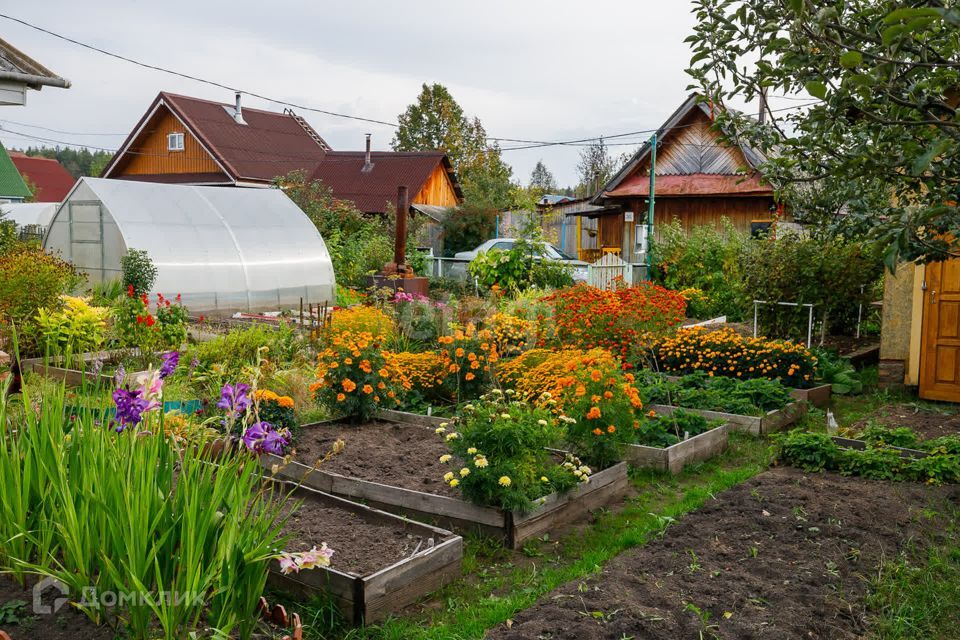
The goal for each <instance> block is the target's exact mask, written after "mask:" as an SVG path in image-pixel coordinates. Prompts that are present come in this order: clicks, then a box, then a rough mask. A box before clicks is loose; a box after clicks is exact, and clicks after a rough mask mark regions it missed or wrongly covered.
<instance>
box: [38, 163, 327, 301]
mask: <svg viewBox="0 0 960 640" xmlns="http://www.w3.org/2000/svg"><path fill="white" fill-rule="evenodd" d="M43 247H44V249H46V250H47V251H49V252H52V253H59V254H60V255H61V256H62V257H63V258H64V259H65V260H68V261H69V262H71V263H72V264H73V265H75V266H76V267H77V268H78V269H80V270H81V271H84V272H85V273H87V274H88V275H89V278H90V281H91V283H98V282H105V281H109V280H114V279H119V278H120V275H121V271H120V258H121V256H123V255H124V253H126V251H127V249H142V250H145V251H146V252H147V253H148V254H149V255H150V258H151V259H152V260H153V262H154V265H156V267H157V282H156V284H155V285H154V291H155V292H159V293H163V294H164V295H165V296H168V297H173V296H175V295H176V294H180V295H182V296H183V303H184V304H185V305H186V306H187V307H188V308H189V309H190V311H191V312H193V313H203V314H207V315H220V316H222V315H227V314H232V313H234V312H237V311H250V312H255V311H269V310H280V309H290V308H296V307H298V305H299V303H300V299H301V298H302V299H303V301H304V303H305V304H306V303H307V302H310V303H318V302H321V303H322V302H332V301H333V300H334V299H335V289H336V287H335V282H334V274H333V265H332V263H331V261H330V254H329V253H328V252H327V247H326V245H325V244H324V242H323V238H321V237H320V233H319V232H318V231H317V229H316V227H315V226H314V225H313V223H312V222H310V219H309V218H307V216H306V214H304V213H303V211H301V210H300V208H299V207H297V205H295V204H294V203H293V201H292V200H290V198H288V197H287V196H286V195H285V194H284V193H283V192H282V191H280V190H279V189H252V188H251V189H243V188H235V187H193V186H186V185H172V184H158V183H152V182H134V181H129V180H105V179H101V178H81V179H80V180H79V181H78V182H77V184H76V185H75V186H74V188H73V190H72V191H71V192H70V194H69V195H68V196H67V197H66V199H65V200H64V201H63V203H62V204H61V205H60V207H59V208H58V209H57V212H56V214H55V215H54V217H53V220H52V221H51V222H50V227H49V229H48V230H47V233H46V235H45V236H44V240H43Z"/></svg>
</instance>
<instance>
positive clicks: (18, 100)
mask: <svg viewBox="0 0 960 640" xmlns="http://www.w3.org/2000/svg"><path fill="white" fill-rule="evenodd" d="M43 87H59V88H61V89H69V88H70V81H69V80H66V79H64V78H61V77H60V76H58V75H57V74H55V73H54V72H53V71H50V69H47V68H46V67H45V66H43V65H42V64H40V63H39V62H37V61H36V60H34V59H33V58H31V57H30V56H28V55H27V54H25V53H24V52H22V51H20V50H19V49H17V48H16V47H14V46H13V45H12V44H10V43H9V42H7V41H6V40H2V39H0V105H25V104H27V90H28V89H32V90H34V91H39V90H41V89H42V88H43Z"/></svg>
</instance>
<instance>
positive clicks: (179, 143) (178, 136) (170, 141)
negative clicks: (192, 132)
mask: <svg viewBox="0 0 960 640" xmlns="http://www.w3.org/2000/svg"><path fill="white" fill-rule="evenodd" d="M183 142H184V135H183V133H181V132H179V131H178V132H174V133H168V134H167V151H183Z"/></svg>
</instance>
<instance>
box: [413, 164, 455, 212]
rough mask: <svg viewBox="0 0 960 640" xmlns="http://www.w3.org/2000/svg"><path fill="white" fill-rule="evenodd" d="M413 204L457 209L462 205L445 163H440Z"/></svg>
mask: <svg viewBox="0 0 960 640" xmlns="http://www.w3.org/2000/svg"><path fill="white" fill-rule="evenodd" d="M411 204H427V205H430V206H434V207H448V208H449V207H456V206H457V205H458V204H460V197H459V196H458V195H457V189H456V186H455V185H454V183H453V179H452V177H451V171H448V170H447V167H446V166H445V163H443V162H439V163H437V166H436V167H435V168H434V169H433V171H432V172H431V173H430V177H428V178H427V181H426V182H424V183H423V186H422V187H420V191H419V192H418V193H417V194H416V196H415V197H414V198H413V200H412V202H411Z"/></svg>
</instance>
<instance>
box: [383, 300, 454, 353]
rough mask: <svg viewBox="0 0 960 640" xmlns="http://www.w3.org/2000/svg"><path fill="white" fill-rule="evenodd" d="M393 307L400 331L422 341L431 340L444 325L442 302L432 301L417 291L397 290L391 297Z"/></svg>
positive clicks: (435, 337)
mask: <svg viewBox="0 0 960 640" xmlns="http://www.w3.org/2000/svg"><path fill="white" fill-rule="evenodd" d="M392 302H393V309H394V312H395V313H396V316H397V324H398V325H399V326H400V329H401V332H402V333H403V334H404V335H406V336H409V337H411V338H413V339H414V340H420V341H422V342H432V341H434V340H436V339H437V336H439V335H440V330H441V327H443V326H444V322H443V318H444V309H445V308H446V305H445V304H444V303H442V302H433V301H432V300H430V298H428V297H426V296H423V295H420V294H417V293H404V292H403V291H397V292H396V293H394V294H393V298H392Z"/></svg>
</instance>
